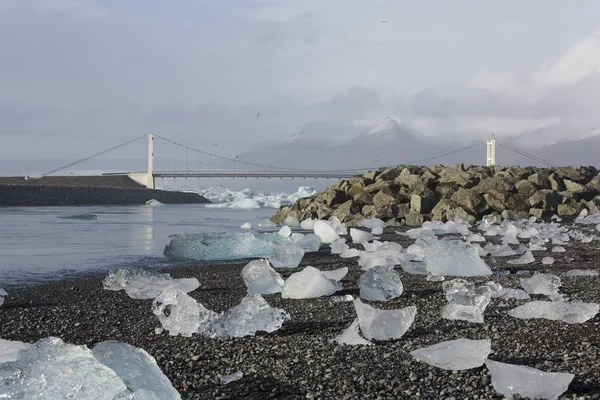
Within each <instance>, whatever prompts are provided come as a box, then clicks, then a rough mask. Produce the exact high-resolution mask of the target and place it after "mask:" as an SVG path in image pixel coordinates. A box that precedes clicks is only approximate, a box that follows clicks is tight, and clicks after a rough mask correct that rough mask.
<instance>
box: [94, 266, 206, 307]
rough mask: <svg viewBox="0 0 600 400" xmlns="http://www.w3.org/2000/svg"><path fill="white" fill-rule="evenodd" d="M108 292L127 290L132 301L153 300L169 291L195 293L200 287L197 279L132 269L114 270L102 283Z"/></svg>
mask: <svg viewBox="0 0 600 400" xmlns="http://www.w3.org/2000/svg"><path fill="white" fill-rule="evenodd" d="M102 283H103V285H104V289H106V290H122V289H123V290H125V293H127V295H128V296H129V297H131V298H132V299H153V298H155V297H157V296H159V295H160V294H161V293H162V292H163V291H165V290H168V289H178V290H181V291H184V292H193V291H194V290H196V289H198V288H199V287H200V282H198V279H196V278H182V279H172V278H171V275H169V274H162V273H158V272H152V271H144V270H141V269H131V268H114V269H111V270H110V271H109V272H108V276H107V277H106V278H105V279H104V281H103V282H102Z"/></svg>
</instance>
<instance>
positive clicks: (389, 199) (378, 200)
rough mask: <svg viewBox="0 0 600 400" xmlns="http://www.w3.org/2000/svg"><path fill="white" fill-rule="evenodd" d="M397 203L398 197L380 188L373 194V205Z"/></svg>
mask: <svg viewBox="0 0 600 400" xmlns="http://www.w3.org/2000/svg"><path fill="white" fill-rule="evenodd" d="M396 203H398V199H397V198H396V197H395V196H394V195H392V193H390V192H389V191H387V190H381V191H379V192H377V194H376V195H375V196H373V205H374V206H375V207H383V206H391V205H394V204H396Z"/></svg>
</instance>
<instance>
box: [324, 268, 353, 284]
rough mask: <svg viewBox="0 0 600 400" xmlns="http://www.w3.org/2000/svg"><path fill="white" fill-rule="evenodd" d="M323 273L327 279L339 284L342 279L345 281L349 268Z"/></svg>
mask: <svg viewBox="0 0 600 400" xmlns="http://www.w3.org/2000/svg"><path fill="white" fill-rule="evenodd" d="M321 272H322V273H323V275H325V277H326V278H327V279H331V280H332V281H336V282H339V281H341V280H342V279H344V277H345V276H346V275H348V267H342V268H338V269H334V270H332V271H321Z"/></svg>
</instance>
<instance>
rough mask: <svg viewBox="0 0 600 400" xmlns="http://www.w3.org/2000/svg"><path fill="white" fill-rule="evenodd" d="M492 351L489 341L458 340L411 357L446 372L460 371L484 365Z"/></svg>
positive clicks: (436, 345) (438, 344)
mask: <svg viewBox="0 0 600 400" xmlns="http://www.w3.org/2000/svg"><path fill="white" fill-rule="evenodd" d="M491 350H492V342H491V340H489V339H484V340H470V339H465V338H461V339H456V340H449V341H447V342H441V343H437V344H434V345H433V346H429V347H423V348H421V349H418V350H414V351H411V353H410V354H411V355H412V356H413V357H415V358H416V359H417V360H421V361H423V362H425V363H427V364H429V365H433V366H434V367H438V368H441V369H445V370H451V371H460V370H465V369H471V368H477V367H480V366H482V365H483V363H484V362H485V359H486V358H487V356H488V354H490V351H491Z"/></svg>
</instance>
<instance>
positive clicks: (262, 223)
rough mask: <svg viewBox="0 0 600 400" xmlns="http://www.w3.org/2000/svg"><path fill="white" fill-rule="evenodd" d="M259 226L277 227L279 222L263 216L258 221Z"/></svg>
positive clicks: (266, 227)
mask: <svg viewBox="0 0 600 400" xmlns="http://www.w3.org/2000/svg"><path fill="white" fill-rule="evenodd" d="M258 227H259V228H260V229H275V228H276V227H277V224H276V223H275V222H273V221H271V220H270V219H269V218H263V219H261V220H260V221H258Z"/></svg>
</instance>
